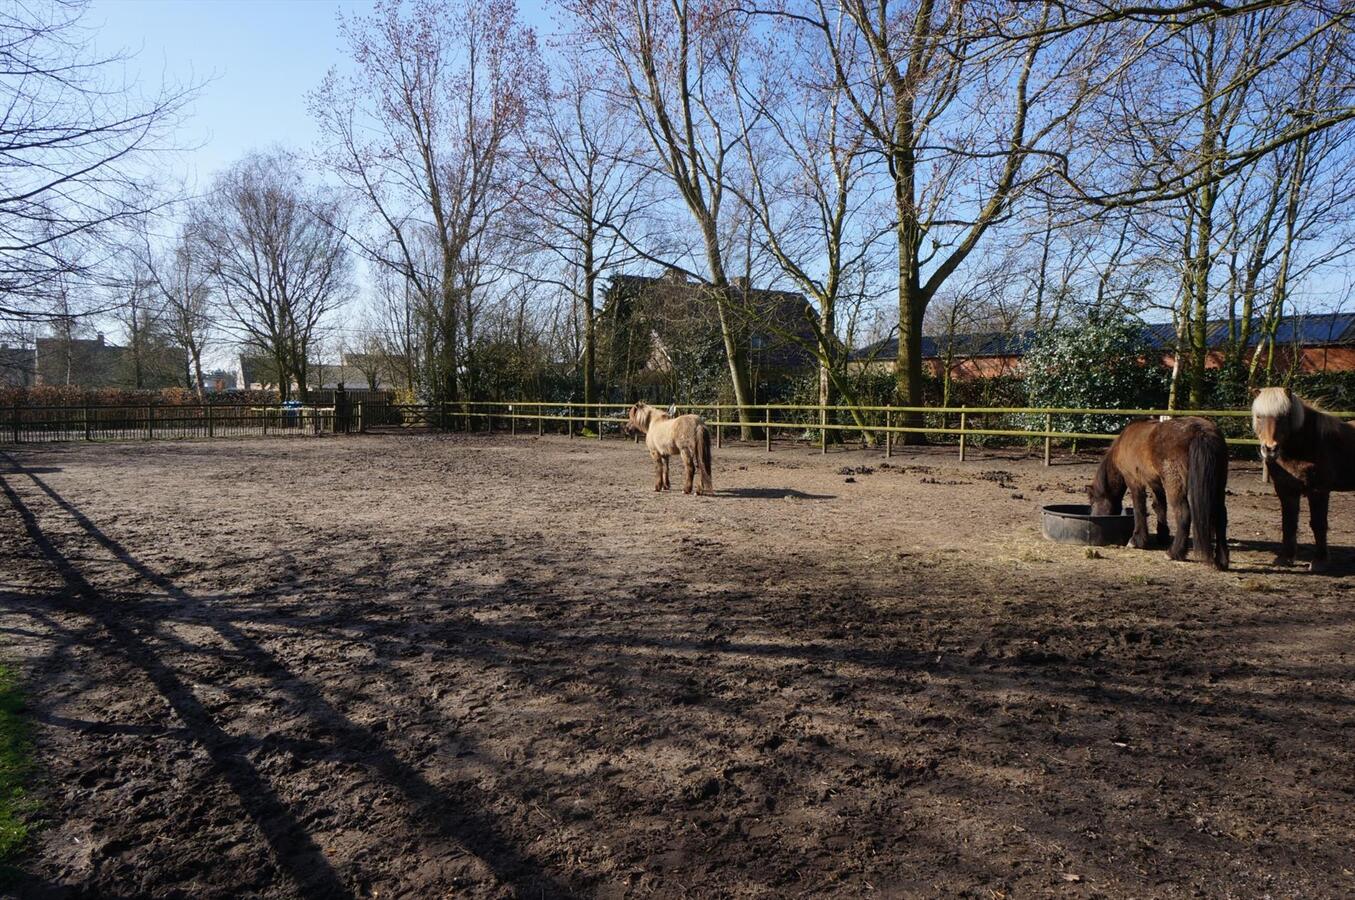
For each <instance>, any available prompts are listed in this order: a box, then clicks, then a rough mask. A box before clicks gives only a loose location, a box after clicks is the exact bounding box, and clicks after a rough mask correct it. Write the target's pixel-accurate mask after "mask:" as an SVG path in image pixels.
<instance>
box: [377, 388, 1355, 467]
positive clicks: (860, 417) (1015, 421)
mask: <svg viewBox="0 0 1355 900" xmlns="http://www.w3.org/2000/svg"><path fill="white" fill-rule="evenodd" d="M629 408H630V405H629V404H624V403H589V404H585V403H571V402H564V403H560V402H550V401H517V402H513V403H508V402H489V401H463V402H460V403H455V404H451V403H448V404H442V405H440V406H420V407H417V409H418V410H419V411H420V412H419V413H418V415H419V416H420V418H421V420H422V421H426V422H427V423H429V424H433V425H436V426H438V427H443V428H452V429H458V430H463V431H495V430H503V431H508V432H509V433H510V434H516V433H517V432H518V431H520V430H522V431H530V430H535V431H536V433H537V434H542V433H544V432H545V430H546V428H547V427H549V428H550V429H551V431H552V432H556V433H562V434H567V435H569V436H570V437H574V436H576V435H585V434H587V435H589V436H592V437H596V438H597V439H599V440H600V439H602V438H603V437H604V436H605V435H606V434H607V433H608V432H609V431H610V432H614V433H618V434H619V433H620V432H621V429H622V427H623V426H624V424H625V419H626V413H627V411H628V410H629ZM673 408H674V409H675V411H676V412H678V413H687V412H691V413H698V414H701V415H704V416H706V422H707V424H708V425H709V426H710V427H712V428H713V429H714V430H715V436H716V442H717V444H720V445H722V444H723V443H724V440H725V437H726V431H727V430H729V429H736V430H738V431H739V432H741V431H742V430H743V429H745V428H746V429H749V430H751V431H752V432H753V433H754V435H755V437H757V436H760V437H761V439H762V442H763V443H764V446H765V448H766V449H767V450H768V451H770V449H771V446H772V437H773V435H774V434H775V433H778V432H779V433H781V435H782V436H783V437H784V436H785V435H786V434H787V433H790V434H791V435H792V436H794V437H795V438H796V439H797V440H801V441H816V442H817V444H818V446H819V448H820V450H821V452H824V453H826V452H827V451H828V447H829V439H828V436H829V434H836V435H837V436H838V437H839V438H842V439H846V438H847V437H848V436H849V435H851V434H853V433H855V434H857V435H859V436H860V440H861V445H862V446H867V445H877V446H882V447H883V450H884V454H885V456H886V457H888V456H891V455H892V453H893V449H894V446H895V444H896V442H897V439H898V437H897V436H898V435H907V434H921V435H927V436H928V437H930V438H951V439H954V440H955V442H956V443H957V444H958V447H959V453H960V458H961V459H964V456H965V452H966V449H967V447H969V446H973V445H974V444H975V443H976V442H977V441H983V440H985V439H994V438H996V439H1000V440H1003V441H1025V442H1027V443H1029V444H1031V445H1033V446H1040V445H1041V444H1042V445H1043V455H1044V462H1045V464H1046V465H1048V464H1049V462H1050V459H1051V456H1052V450H1053V446H1054V444H1055V443H1056V442H1058V443H1060V444H1072V445H1073V446H1074V447H1075V446H1076V444H1077V443H1078V442H1088V441H1109V440H1112V439H1114V437H1115V436H1116V434H1118V433H1119V429H1120V428H1122V427H1123V425H1124V424H1127V423H1128V422H1129V421H1130V420H1131V419H1134V418H1139V417H1143V416H1165V417H1176V416H1204V417H1207V418H1214V419H1223V420H1224V422H1223V423H1221V424H1222V425H1223V427H1224V430H1225V433H1226V436H1227V440H1228V442H1229V443H1230V444H1232V445H1235V446H1255V445H1256V440H1255V439H1254V438H1252V437H1251V436H1250V435H1251V429H1250V421H1249V420H1250V418H1251V411H1250V410H1246V409H1222V410H1165V409H1107V408H1050V407H995V406H985V407H972V406H971V407H964V406H952V407H935V406H855V407H853V406H845V405H837V406H828V407H821V406H815V405H804V404H789V403H771V404H758V405H755V406H751V407H746V409H747V410H748V412H749V413H750V418H751V421H749V422H741V421H739V420H738V418H737V417H736V415H737V410H738V407H736V406H733V405H730V404H708V405H684V404H678V405H676V406H675V407H673ZM401 409H402V410H405V411H406V412H405V415H409V412H408V411H409V410H411V409H414V408H411V407H401ZM731 413H733V414H734V415H731ZM1333 415H1336V416H1339V417H1341V418H1347V419H1350V418H1355V412H1336V413H1333ZM1088 416H1094V417H1108V418H1111V419H1113V420H1115V421H1116V423H1117V425H1116V427H1115V428H1114V429H1113V430H1107V431H1084V430H1070V429H1060V428H1056V427H1055V424H1054V423H1055V422H1056V420H1066V419H1070V418H1080V417H1088ZM363 421H364V423H366V421H367V419H365V418H364V419H363ZM533 425H534V426H535V428H534V429H533V428H532V427H531V426H533ZM736 433H737V432H736ZM844 443H845V440H844Z"/></svg>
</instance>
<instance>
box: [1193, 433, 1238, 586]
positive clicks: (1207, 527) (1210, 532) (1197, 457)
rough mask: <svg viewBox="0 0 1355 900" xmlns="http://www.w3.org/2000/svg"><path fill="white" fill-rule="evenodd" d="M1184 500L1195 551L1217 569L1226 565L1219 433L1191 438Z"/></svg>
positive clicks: (1223, 456)
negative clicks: (1188, 510)
mask: <svg viewBox="0 0 1355 900" xmlns="http://www.w3.org/2000/svg"><path fill="white" fill-rule="evenodd" d="M1187 467H1188V468H1187V472H1186V501H1187V503H1189V504H1190V527H1191V532H1192V534H1191V537H1192V538H1193V539H1194V541H1195V550H1196V552H1197V553H1199V554H1200V555H1201V556H1202V557H1204V559H1205V561H1206V562H1208V563H1210V564H1211V565H1213V566H1214V567H1215V568H1217V569H1226V568H1228V508H1227V506H1226V500H1225V497H1226V494H1227V489H1228V447H1227V445H1226V444H1225V443H1224V441H1223V437H1222V435H1220V434H1218V433H1206V434H1196V435H1194V436H1193V437H1192V438H1191V440H1190V450H1189V454H1188V462H1187Z"/></svg>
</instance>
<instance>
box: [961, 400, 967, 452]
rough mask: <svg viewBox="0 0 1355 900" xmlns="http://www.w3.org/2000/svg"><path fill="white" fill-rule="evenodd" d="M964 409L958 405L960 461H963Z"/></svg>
mask: <svg viewBox="0 0 1355 900" xmlns="http://www.w3.org/2000/svg"><path fill="white" fill-rule="evenodd" d="M965 424H966V422H965V411H964V407H963V406H962V407H960V462H964V438H965Z"/></svg>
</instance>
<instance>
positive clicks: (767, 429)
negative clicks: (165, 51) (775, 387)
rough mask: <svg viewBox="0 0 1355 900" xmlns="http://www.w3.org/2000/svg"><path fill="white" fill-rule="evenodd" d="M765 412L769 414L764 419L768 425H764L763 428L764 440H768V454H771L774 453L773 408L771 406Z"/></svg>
mask: <svg viewBox="0 0 1355 900" xmlns="http://www.w3.org/2000/svg"><path fill="white" fill-rule="evenodd" d="M764 412H766V414H767V415H766V416H764V417H763V418H764V421H765V422H766V423H767V424H766V425H764V426H763V428H762V436H763V438H764V439H765V440H766V442H767V452H768V453H771V452H772V408H771V407H770V406H769V407H767V408H766V409H765V410H764Z"/></svg>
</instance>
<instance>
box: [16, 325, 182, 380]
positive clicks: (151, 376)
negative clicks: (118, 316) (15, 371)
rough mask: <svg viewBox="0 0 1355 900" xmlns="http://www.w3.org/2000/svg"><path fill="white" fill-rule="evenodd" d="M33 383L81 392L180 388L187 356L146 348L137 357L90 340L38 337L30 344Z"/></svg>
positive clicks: (170, 348) (156, 346) (155, 346)
mask: <svg viewBox="0 0 1355 900" xmlns="http://www.w3.org/2000/svg"><path fill="white" fill-rule="evenodd" d="M34 344H35V346H34V349H33V357H34V360H33V372H34V379H33V383H34V384H37V385H74V386H78V387H83V388H103V387H120V388H135V387H141V388H149V389H158V388H166V387H183V386H184V385H186V384H188V383H189V381H188V353H187V352H186V351H185V350H183V349H182V348H180V347H173V346H169V345H166V344H161V343H153V344H148V345H147V346H146V347H145V348H144V349H143V351H142V353H141V356H140V366H139V368H140V372H139V373H138V364H137V363H138V361H137V357H136V356H135V355H134V354H133V353H132V350H131V348H128V347H119V346H117V345H116V344H110V343H108V342H107V341H105V340H104V336H103V335H102V334H100V335H97V336H95V337H94V338H65V337H40V338H38V339H37V340H36V341H35V342H34Z"/></svg>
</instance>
